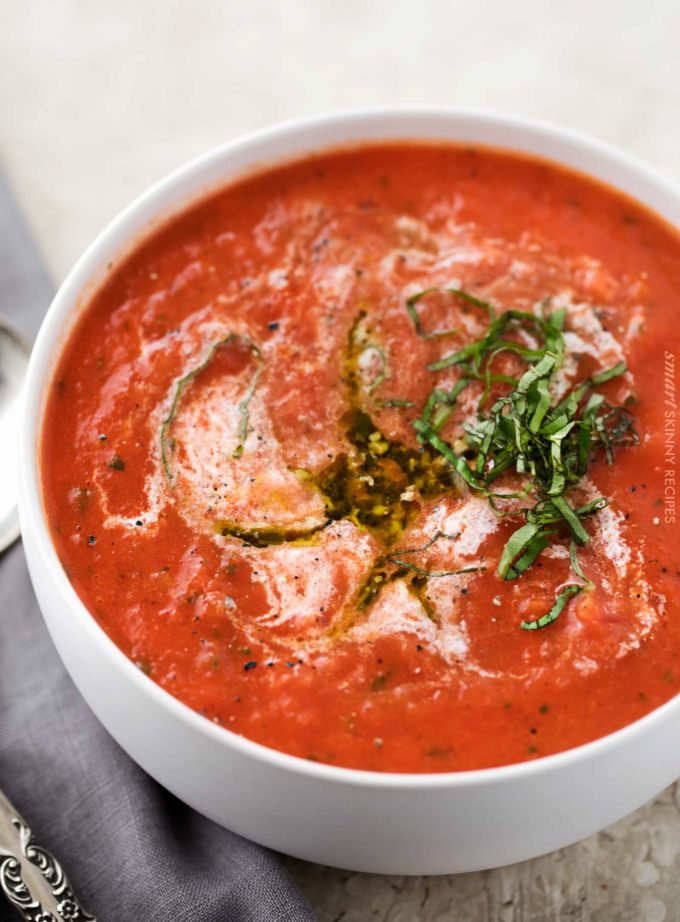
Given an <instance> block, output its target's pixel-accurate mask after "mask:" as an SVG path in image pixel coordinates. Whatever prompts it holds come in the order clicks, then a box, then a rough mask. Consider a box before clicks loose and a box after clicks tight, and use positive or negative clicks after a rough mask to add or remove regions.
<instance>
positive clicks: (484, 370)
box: [406, 288, 638, 630]
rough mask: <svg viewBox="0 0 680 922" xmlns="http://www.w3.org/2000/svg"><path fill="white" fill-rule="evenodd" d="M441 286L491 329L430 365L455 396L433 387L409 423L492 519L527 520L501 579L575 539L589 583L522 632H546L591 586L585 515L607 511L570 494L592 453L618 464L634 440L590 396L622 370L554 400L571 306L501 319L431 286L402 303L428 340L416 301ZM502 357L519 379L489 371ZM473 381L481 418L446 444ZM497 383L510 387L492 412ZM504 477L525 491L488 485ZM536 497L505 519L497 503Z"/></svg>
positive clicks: (501, 566) (615, 414) (622, 419)
mask: <svg viewBox="0 0 680 922" xmlns="http://www.w3.org/2000/svg"><path fill="white" fill-rule="evenodd" d="M435 290H444V291H448V292H451V293H452V294H454V295H456V296H457V297H459V298H461V299H463V300H465V301H466V302H467V303H469V304H472V305H473V306H475V307H477V308H479V309H482V310H484V311H486V313H487V318H488V328H487V330H486V332H485V333H484V335H483V336H481V337H480V338H479V339H478V340H476V341H474V342H471V343H468V344H466V345H465V346H463V347H461V348H460V349H457V350H456V351H454V352H451V353H449V354H448V355H445V356H444V357H443V358H442V359H439V360H438V361H436V362H432V363H431V364H430V365H428V369H429V370H430V371H431V372H434V373H438V372H441V371H443V370H445V369H450V368H453V367H455V368H457V370H458V372H459V378H458V380H457V381H456V383H455V384H454V385H453V386H452V387H451V388H450V389H449V390H446V389H444V388H442V387H441V386H436V385H435V387H433V389H432V391H431V393H430V396H429V398H428V399H427V401H426V402H425V405H424V407H423V410H422V412H421V415H420V417H419V418H418V419H416V420H415V421H414V422H413V426H414V428H415V430H416V432H417V433H418V440H419V441H420V442H424V443H427V444H429V445H430V446H431V447H432V448H434V449H435V450H436V451H438V452H439V453H440V454H441V455H442V456H443V457H444V458H445V459H446V460H447V461H448V462H449V464H450V465H451V466H452V467H453V469H454V470H455V471H456V473H457V474H458V475H459V476H460V477H461V478H462V480H463V481H464V482H465V483H466V484H467V486H468V487H469V488H470V489H471V490H473V491H475V492H477V493H480V494H482V495H484V496H486V497H487V498H488V501H489V503H490V504H491V506H492V508H493V510H494V512H495V513H496V514H498V515H515V516H516V515H518V514H521V515H522V516H523V517H524V518H525V524H523V525H520V526H519V527H518V528H517V529H516V530H515V531H514V532H513V533H512V535H511V536H510V538H509V539H508V541H507V543H506V545H505V547H504V548H503V552H502V554H501V559H500V561H499V563H498V574H499V576H501V577H502V578H503V579H505V580H513V579H517V578H518V577H520V576H521V575H522V574H523V573H525V572H526V571H527V570H528V569H529V568H530V567H531V566H532V564H534V562H535V561H536V560H537V559H538V558H539V557H540V555H541V553H542V552H543V551H544V550H545V549H546V548H547V547H549V546H550V545H551V544H552V543H553V542H554V541H556V540H558V539H560V538H561V537H562V536H563V535H564V534H565V533H566V535H568V537H569V538H570V557H571V563H572V569H573V570H574V572H575V573H576V575H577V576H578V577H579V579H582V580H583V581H584V585H578V586H576V585H572V586H567V587H565V588H564V589H562V590H561V591H560V592H559V593H558V595H557V597H556V600H555V604H554V605H553V607H552V608H551V609H550V611H549V612H548V613H547V614H546V615H544V616H542V617H541V618H539V619H537V620H536V621H532V622H522V625H521V626H522V627H523V628H524V629H525V630H535V629H536V628H541V627H546V626H547V625H549V624H552V623H553V622H554V621H555V620H556V619H557V617H558V616H559V615H560V613H561V612H562V610H563V609H564V607H565V605H566V604H567V602H568V601H569V599H570V598H571V597H572V596H574V595H576V594H577V593H578V592H580V591H582V590H584V589H589V588H592V583H590V581H589V580H587V579H586V577H585V576H584V574H583V571H582V569H581V566H580V564H579V562H578V557H577V550H576V549H577V546H583V545H585V544H587V543H588V542H589V540H590V535H589V533H588V530H587V528H586V526H585V523H584V519H587V517H589V516H592V515H595V514H596V513H597V512H598V511H599V510H600V509H602V508H603V507H604V506H606V505H607V499H606V498H605V497H599V498H598V499H595V500H592V501H591V502H589V503H587V504H586V505H585V506H581V507H579V508H574V507H573V505H572V504H571V503H570V501H569V498H568V496H569V492H570V491H571V490H572V489H573V487H574V486H576V485H577V484H578V483H579V482H580V481H581V479H582V478H583V476H584V474H585V473H586V471H587V468H588V466H589V464H590V461H591V458H592V455H593V453H594V452H595V451H596V450H598V449H601V450H602V451H603V452H604V455H605V458H606V461H607V463H608V464H612V463H613V459H614V448H615V447H616V446H620V445H628V444H633V443H636V442H637V441H638V439H637V434H636V432H635V429H634V426H633V417H632V414H631V413H630V412H629V411H628V410H627V409H625V408H624V407H620V406H612V405H610V404H609V403H608V401H607V400H606V398H605V396H604V395H603V394H601V393H598V392H596V391H594V388H596V387H598V386H599V385H601V384H605V383H606V382H608V381H611V380H613V379H615V378H617V377H620V376H621V375H623V374H624V373H625V371H626V365H625V363H624V362H618V363H617V364H616V365H614V366H613V367H611V368H608V369H605V370H603V371H601V372H598V373H597V374H595V375H593V376H591V377H590V378H588V379H586V380H584V381H582V382H580V383H579V384H578V386H576V387H574V388H573V389H572V390H571V391H570V393H569V394H568V395H567V396H566V397H565V398H563V399H562V400H559V401H557V400H556V399H555V396H554V392H553V387H552V385H553V379H554V376H555V374H556V372H558V371H559V369H560V368H561V367H562V364H563V362H564V351H565V345H564V336H563V329H564V324H565V320H566V316H567V314H566V309H564V308H561V309H559V310H554V311H552V312H551V313H547V314H546V313H545V312H544V311H543V310H541V311H538V312H537V313H529V312H526V311H518V310H509V311H505V312H504V313H501V314H497V313H496V311H495V309H494V307H493V306H492V305H491V304H489V303H488V302H485V301H482V300H480V299H479V298H475V297H474V296H472V295H469V294H467V293H466V292H463V291H461V290H459V289H432V288H430V289H426V290H425V291H423V292H420V293H419V294H418V295H414V296H413V297H411V298H409V299H408V301H407V303H406V309H407V312H408V314H409V316H410V317H411V319H412V320H413V322H414V325H415V328H416V332H417V333H418V335H419V336H423V337H426V336H427V334H424V333H423V330H422V326H421V323H420V318H419V315H418V314H417V312H416V308H415V305H416V304H417V302H418V301H419V300H420V299H421V298H423V297H425V295H427V294H429V293H430V292H432V291H435ZM522 334H529V335H530V336H531V338H532V339H533V340H534V341H535V342H536V346H535V348H529V347H528V346H525V345H523V344H522V343H521V342H520V341H518V339H517V337H518V335H522ZM513 336H514V337H515V338H513ZM502 353H511V354H513V355H516V356H518V357H519V358H520V359H521V360H522V361H523V362H525V363H526V365H527V368H526V370H525V371H524V373H523V374H522V375H521V376H520V377H518V378H514V377H512V376H509V375H503V374H498V373H495V372H493V371H492V366H493V363H494V361H495V359H496V358H497V356H499V355H500V354H502ZM473 382H482V383H483V385H484V388H483V391H482V396H481V398H480V399H479V401H478V405H477V419H476V420H475V421H474V422H469V423H466V424H464V425H463V433H462V435H461V438H459V439H458V440H456V442H455V443H454V444H450V443H449V442H448V441H447V440H446V439H445V438H444V437H443V435H442V429H443V427H444V425H445V423H446V422H447V420H448V419H449V417H450V415H451V413H452V412H453V410H454V408H455V406H456V404H457V401H458V398H459V397H460V395H461V393H463V391H464V390H465V389H466V388H467V387H469V386H470V385H471V384H472V383H473ZM494 385H502V386H504V387H506V388H507V390H506V392H505V393H503V394H502V396H500V397H497V398H496V400H495V401H494V403H493V405H492V406H491V408H490V410H488V411H486V404H487V402H488V399H489V397H490V395H491V392H492V389H493V387H494ZM584 401H585V403H584ZM461 444H462V446H463V447H462V449H461ZM454 446H455V447H454ZM508 471H515V472H517V473H519V474H521V475H523V476H524V477H525V478H526V482H525V486H524V488H523V490H522V491H521V492H514V493H505V494H501V493H498V492H496V491H495V490H494V489H492V484H493V483H494V481H496V480H497V479H498V478H499V477H501V476H502V475H503V474H504V473H506V472H508ZM532 494H533V497H534V498H535V502H534V504H533V505H532V506H527V507H524V508H522V509H521V510H520V512H519V513H518V512H517V511H516V510H514V511H511V512H507V513H506V512H504V511H503V510H502V509H500V508H499V506H498V501H499V500H502V499H508V498H517V497H528V496H531V495H532Z"/></svg>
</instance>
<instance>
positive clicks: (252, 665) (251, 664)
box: [243, 659, 257, 672]
mask: <svg viewBox="0 0 680 922" xmlns="http://www.w3.org/2000/svg"><path fill="white" fill-rule="evenodd" d="M256 666H257V662H256V660H254V659H251V660H249V661H248V662H247V663H244V666H243V670H244V672H248V670H250V669H254V668H255V667H256Z"/></svg>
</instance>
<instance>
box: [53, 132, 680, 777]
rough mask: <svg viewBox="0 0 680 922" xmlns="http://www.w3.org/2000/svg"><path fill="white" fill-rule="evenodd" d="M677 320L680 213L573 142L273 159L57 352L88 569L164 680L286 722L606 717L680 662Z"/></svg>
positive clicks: (368, 733)
mask: <svg viewBox="0 0 680 922" xmlns="http://www.w3.org/2000/svg"><path fill="white" fill-rule="evenodd" d="M422 292H427V293H426V294H423V295H422V296H421V297H420V298H418V297H415V296H417V295H419V294H420V293H422ZM510 311H512V313H508V312H510ZM678 317H680V239H679V238H678V236H677V235H676V234H675V233H674V232H673V231H672V230H671V229H670V228H669V227H667V226H666V225H665V224H664V223H663V222H662V221H661V220H659V219H658V218H657V217H655V216H654V215H652V214H650V213H649V212H648V211H646V210H645V209H643V208H642V207H641V206H639V205H637V204H635V203H634V202H632V201H630V200H629V199H628V198H626V197H624V196H623V195H621V194H619V193H617V192H615V191H614V190H612V189H609V188H606V187H604V186H603V185H600V184H598V183H595V182H593V181H591V180H589V179H587V178H585V177H584V176H581V175H577V174H575V173H572V172H569V171H567V170H564V169H561V168H558V167H556V166H554V165H550V164H547V163H544V162H540V161H537V160H532V159H529V158H524V157H521V156H518V155H515V154H509V153H506V152H501V151H491V150H486V149H470V148H461V147H456V146H445V145H427V144H404V145H401V144H391V145H381V146H370V147H363V148H360V149H356V150H349V151H339V152H333V153H329V154H326V155H323V156H315V157H312V158H309V159H305V160H301V161H299V162H296V163H294V164H292V165H286V166H283V167H279V168H276V169H271V170H268V171H266V172H262V173H260V174H258V175H255V176H253V177H250V178H248V179H245V180H244V181H241V182H238V183H236V184H234V185H231V186H229V187H227V188H225V189H223V190H222V191H220V192H219V193H217V194H215V195H213V196H212V197H211V198H209V199H208V200H206V201H203V202H202V203H200V204H199V205H197V206H195V207H192V208H191V209H189V210H188V211H187V212H186V213H184V214H182V215H181V216H179V217H177V218H173V219H172V220H171V221H170V222H169V223H168V224H167V225H166V226H164V227H163V228H162V229H161V230H160V231H158V232H157V233H155V234H154V235H153V236H152V237H151V238H150V239H148V240H147V241H146V242H144V243H143V244H142V245H140V246H139V247H138V248H137V250H136V251H135V252H134V253H133V255H132V256H130V257H129V258H127V259H126V260H125V261H124V262H122V263H121V264H120V265H115V266H113V267H112V268H111V270H110V274H109V277H108V279H107V280H106V282H105V283H104V284H103V285H102V287H101V289H100V290H99V291H98V292H97V294H96V295H95V296H94V297H93V298H92V299H91V301H90V303H89V304H88V305H87V307H86V308H85V310H84V311H83V314H82V317H81V319H80V320H79V322H78V324H77V326H76V328H75V330H74V332H73V333H72V335H71V336H70V338H69V340H68V342H67V344H66V347H65V348H64V350H63V354H62V356H61V359H60V361H59V364H58V369H57V371H56V373H55V375H54V379H53V382H52V385H51V391H50V394H49V399H48V403H47V409H46V415H45V420H44V427H43V433H42V449H41V451H42V459H41V460H42V477H43V491H44V503H45V508H46V510H47V516H48V518H49V522H50V526H51V529H52V535H53V539H54V542H55V545H56V547H57V550H58V553H59V556H60V558H61V561H62V563H63V566H64V569H65V571H66V573H67V574H68V577H69V579H70V580H71V582H72V584H73V586H74V588H75V590H76V592H77V593H78V595H79V596H80V598H81V599H82V601H83V602H84V604H85V605H86V606H87V608H88V609H89V611H90V612H91V613H92V616H93V617H94V618H95V619H96V620H97V622H98V623H99V624H100V625H101V626H102V628H103V629H104V630H105V631H106V633H107V634H108V635H109V636H110V637H111V639H112V640H113V641H114V642H115V643H116V644H117V645H118V646H119V647H120V648H121V649H122V650H123V651H124V652H125V654H126V655H127V656H129V657H130V659H131V660H132V661H133V662H134V663H135V664H136V665H137V666H138V667H139V669H141V670H142V671H143V672H144V673H145V674H147V675H148V676H149V679H150V680H152V681H154V682H157V683H158V684H159V685H161V686H162V687H163V688H165V689H166V690H167V691H168V692H170V693H171V694H172V695H175V696H176V697H177V698H179V699H180V700H181V701H183V702H185V703H186V704H187V705H189V706H190V707H191V708H194V709H195V710H196V711H198V712H199V713H201V714H203V715H205V717H206V718H207V719H209V720H212V721H214V722H215V723H217V724H219V725H221V726H223V727H226V728H228V729H229V730H231V731H233V732H234V733H238V734H241V735H243V736H246V737H248V738H249V739H251V740H256V741H257V742H259V743H263V744H265V745H267V746H270V747H273V748H275V749H279V750H282V751H284V752H288V753H292V754H294V755H297V756H301V757H303V758H306V759H313V760H316V761H321V762H328V763H332V764H335V765H343V766H350V767H354V768H363V769H372V770H377V771H397V772H439V771H452V770H461V769H475V768H483V767H487V766H494V765H503V764H506V763H511V762H519V761H523V760H527V759H533V758H537V757H540V756H545V755H548V754H550V753H555V752H558V751H560V750H564V749H567V748H569V747H572V746H576V745H578V744H580V743H585V742H587V741H588V740H593V739H595V738H597V737H599V736H602V735H603V734H606V733H609V732H611V731H613V730H616V729H617V728H619V727H622V726H624V725H625V724H628V723H630V722H631V721H634V720H635V719H636V718H639V717H641V716H642V715H643V714H645V713H647V712H648V711H650V710H651V709H653V708H655V707H656V706H658V705H659V704H661V703H662V702H664V701H666V700H667V699H669V698H670V697H672V696H673V695H675V694H676V692H677V691H678V688H679V687H680V686H679V682H680V661H678V653H679V651H680V618H679V617H678V610H677V603H676V601H674V600H677V598H678V597H679V596H680V574H679V567H680V541H679V540H678V538H679V537H680V535H679V534H678V531H677V528H676V526H675V509H674V506H673V502H672V476H671V475H670V474H669V473H668V470H669V469H670V468H672V466H673V464H672V461H673V458H672V453H673V452H672V450H669V447H668V446H669V445H670V446H671V449H672V448H673V445H674V432H673V428H672V424H673V417H672V413H671V411H670V410H669V407H670V406H671V401H672V399H674V398H673V387H674V384H673V374H674V363H675V358H674V357H673V355H672V354H671V353H670V352H669V351H668V350H670V349H671V348H672V346H671V343H672V341H673V336H674V331H675V330H676V328H677V324H678ZM598 375H599V377H598ZM664 442H666V443H667V445H666V454H667V459H668V460H667V463H665V461H664ZM664 480H666V483H664ZM665 489H666V497H664V490H665ZM508 494H510V495H508ZM606 501H608V504H605V503H606Z"/></svg>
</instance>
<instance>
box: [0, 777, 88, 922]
mask: <svg viewBox="0 0 680 922" xmlns="http://www.w3.org/2000/svg"><path fill="white" fill-rule="evenodd" d="M0 893H4V895H5V896H6V897H7V899H8V900H9V902H10V904H11V905H12V906H13V907H14V908H15V909H16V910H17V912H18V913H19V915H20V916H21V918H22V919H24V920H25V922H97V920H96V919H95V917H94V916H93V915H90V913H89V912H87V911H86V910H85V909H83V907H82V906H81V904H80V903H79V902H78V899H77V897H76V895H75V894H74V892H73V890H72V889H71V886H70V884H69V882H68V880H67V878H66V875H65V874H64V871H63V870H62V867H61V865H60V864H59V862H58V861H57V860H56V858H54V856H53V855H51V854H50V853H49V852H48V851H47V849H45V848H42V847H41V846H40V845H37V844H36V842H35V841H34V839H33V835H32V833H31V830H30V828H29V827H28V824H27V823H26V821H25V820H24V819H23V817H22V816H21V814H20V813H19V812H18V811H17V810H15V809H14V807H13V806H12V804H11V803H10V802H9V800H8V799H7V798H6V797H5V795H4V794H3V793H2V791H0Z"/></svg>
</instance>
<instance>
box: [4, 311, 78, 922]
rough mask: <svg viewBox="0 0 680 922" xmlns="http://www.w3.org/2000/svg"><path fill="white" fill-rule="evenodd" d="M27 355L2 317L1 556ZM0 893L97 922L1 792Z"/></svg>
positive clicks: (47, 915) (71, 920)
mask: <svg viewBox="0 0 680 922" xmlns="http://www.w3.org/2000/svg"><path fill="white" fill-rule="evenodd" d="M29 354H30V348H29V346H28V344H27V343H26V342H25V340H24V339H23V337H22V336H21V335H20V334H19V333H17V331H16V330H15V329H14V327H13V326H12V325H11V324H10V323H9V322H8V321H7V320H6V319H5V318H4V317H0V446H2V448H3V450H2V451H0V553H2V551H4V550H5V549H6V548H8V547H9V546H10V544H12V543H13V542H14V541H16V539H17V538H18V537H19V514H18V510H17V488H18V482H19V465H18V459H17V452H16V448H17V445H18V442H19V424H20V420H21V407H22V395H23V388H24V379H25V377H26V367H27V365H28V356H29ZM0 894H4V896H5V897H6V898H7V899H8V900H9V903H10V905H11V906H13V907H14V909H15V910H16V911H17V913H18V914H19V916H20V917H21V918H22V919H25V920H27V922H35V920H37V919H40V920H42V922H96V920H95V919H94V916H92V915H90V914H89V913H88V912H87V911H86V910H85V909H83V907H82V906H81V905H80V903H79V902H78V900H77V898H76V896H75V894H74V892H73V890H72V889H71V887H70V886H69V882H68V879H67V878H66V875H65V874H64V871H63V869H62V868H61V866H60V864H59V862H58V861H57V860H56V858H54V856H53V855H51V854H50V853H49V852H48V851H47V850H46V849H44V848H42V847H41V846H40V845H39V844H38V843H37V842H36V841H35V840H34V839H33V836H32V834H31V830H30V829H29V827H28V825H27V824H26V821H25V820H24V819H23V817H22V816H21V814H20V813H19V812H18V810H16V808H15V807H14V806H13V805H12V804H11V803H10V801H9V800H8V799H7V797H5V795H4V794H3V792H2V791H1V790H0Z"/></svg>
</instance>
